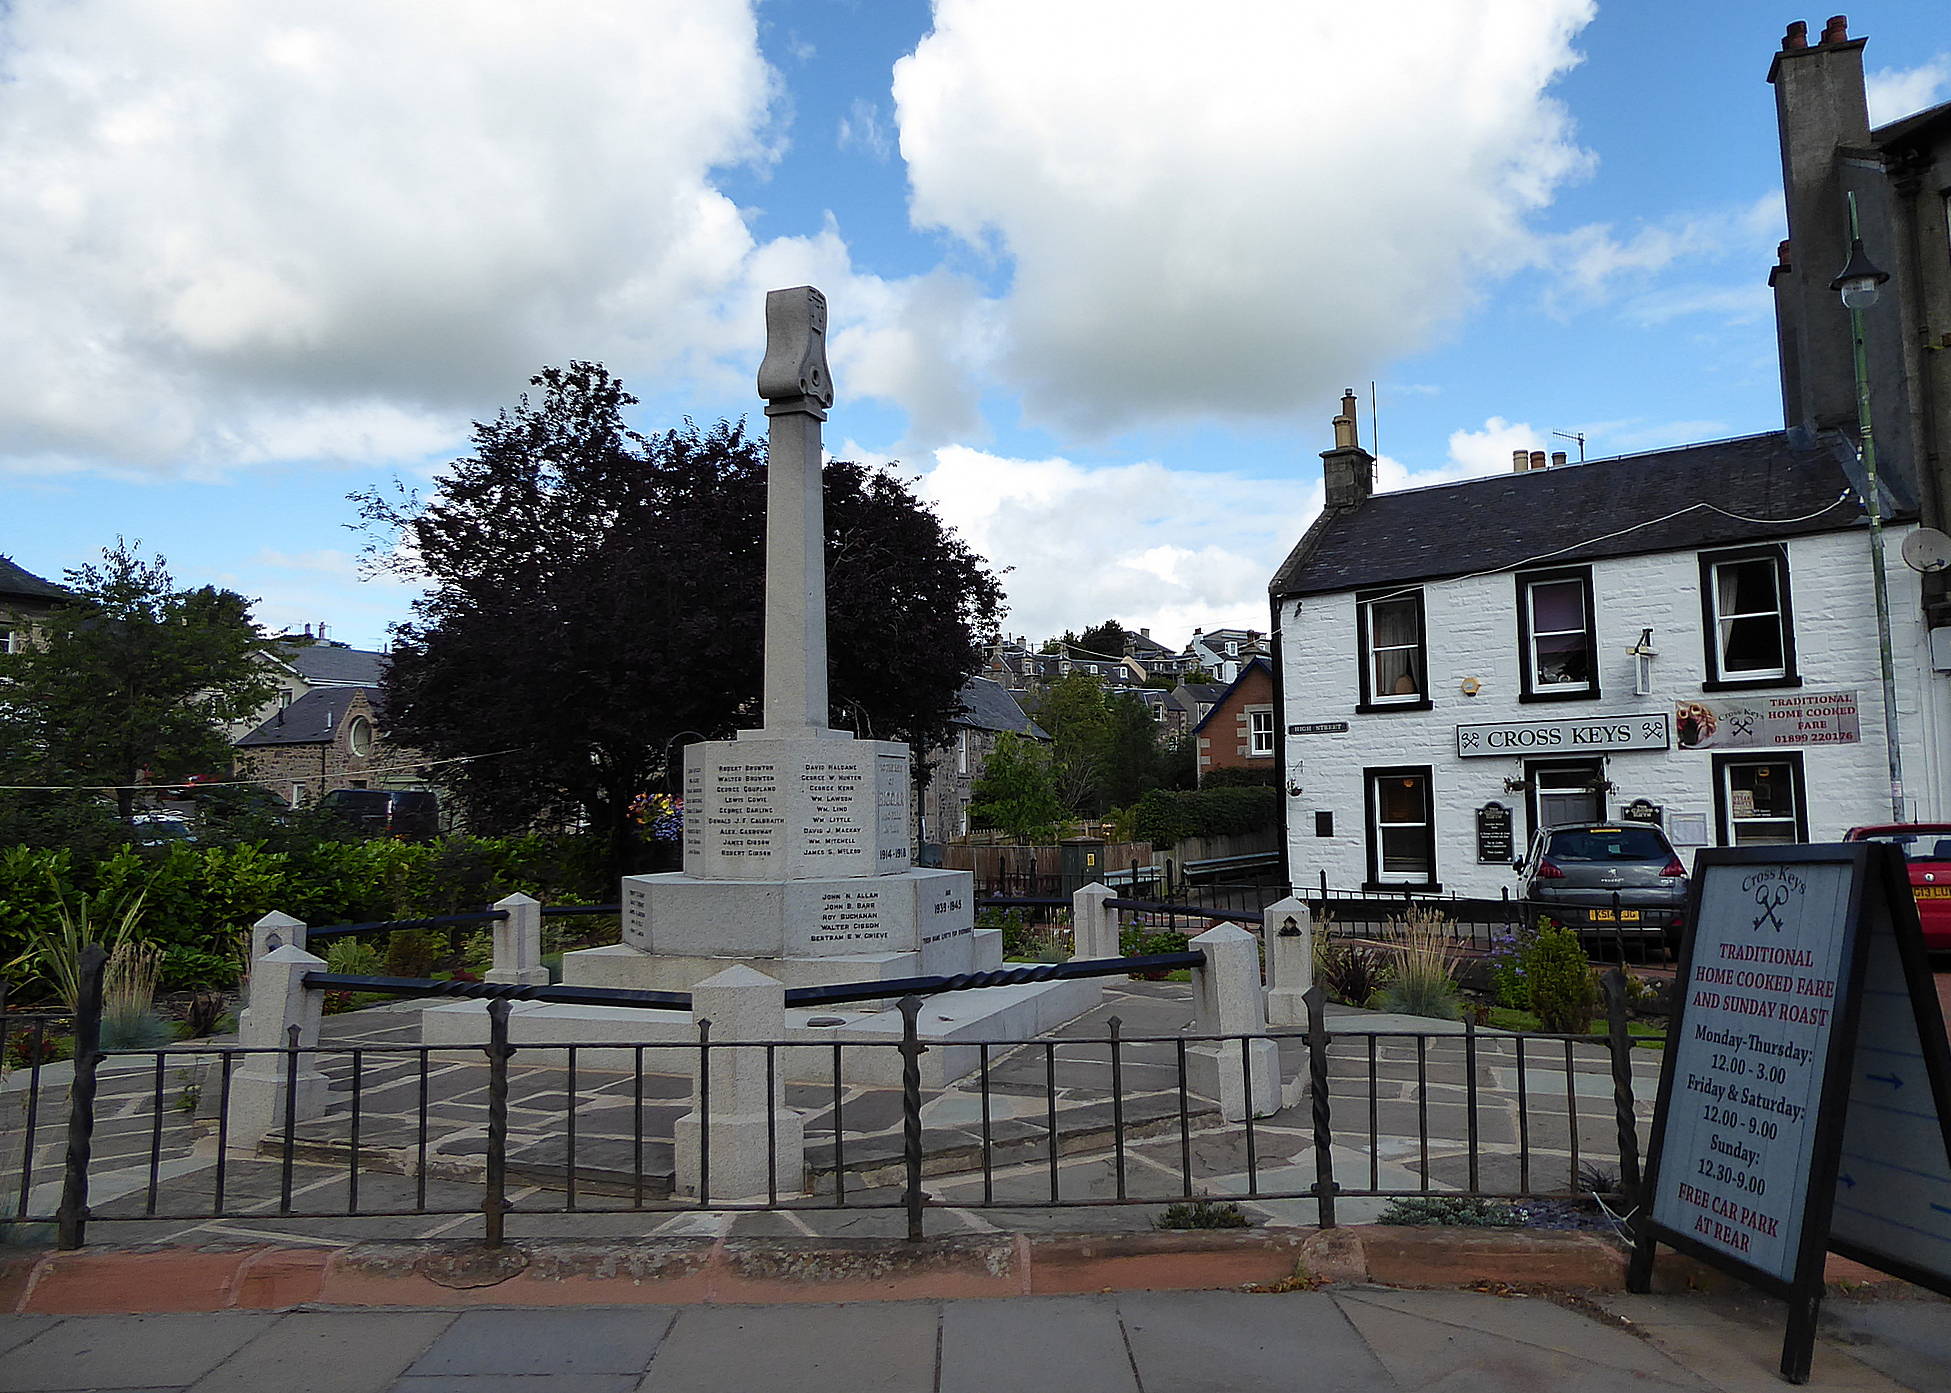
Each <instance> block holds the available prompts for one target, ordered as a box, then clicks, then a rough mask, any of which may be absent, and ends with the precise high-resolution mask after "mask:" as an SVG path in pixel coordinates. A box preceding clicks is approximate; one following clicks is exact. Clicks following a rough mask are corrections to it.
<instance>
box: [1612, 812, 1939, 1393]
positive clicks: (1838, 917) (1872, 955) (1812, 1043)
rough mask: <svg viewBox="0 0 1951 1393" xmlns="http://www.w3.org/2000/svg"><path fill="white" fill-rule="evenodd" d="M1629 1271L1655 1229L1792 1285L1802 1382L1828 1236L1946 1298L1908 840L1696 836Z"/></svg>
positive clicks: (1934, 1076) (1926, 1012) (1644, 1275)
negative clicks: (1751, 841)
mask: <svg viewBox="0 0 1951 1393" xmlns="http://www.w3.org/2000/svg"><path fill="white" fill-rule="evenodd" d="M1687 921H1688V925H1689V927H1688V933H1687V942H1686V944H1685V946H1684V948H1683V951H1682V957H1681V969H1680V978H1679V982H1678V985H1677V987H1676V992H1675V1000H1676V1002H1677V1007H1676V1013H1675V1016H1674V1018H1673V1021H1672V1024H1671V1027H1670V1030H1669V1033H1668V1037H1667V1041H1668V1043H1667V1050H1666V1059H1665V1062H1664V1065H1663V1068H1662V1072H1661V1077H1660V1101H1659V1108H1658V1111H1657V1112H1656V1114H1655V1117H1654V1124H1653V1145H1652V1150H1651V1155H1650V1158H1649V1164H1648V1169H1647V1181H1646V1199H1645V1211H1644V1217H1643V1218H1642V1220H1641V1222H1640V1225H1639V1233H1638V1244H1637V1246H1636V1248H1635V1251H1634V1254H1633V1264H1632V1269H1631V1271H1630V1272H1629V1274H1628V1285H1629V1286H1631V1287H1632V1289H1633V1290H1635V1291H1644V1290H1646V1289H1647V1287H1648V1284H1649V1280H1650V1277H1651V1274H1652V1261H1653V1249H1654V1245H1655V1243H1666V1244H1669V1245H1671V1246H1672V1247H1675V1248H1678V1249H1679V1250H1680V1251H1682V1252H1684V1253H1689V1254H1691V1255H1692V1256H1694V1257H1697V1258H1700V1259H1701V1260H1703V1261H1705V1262H1708V1263H1711V1264H1713V1265H1715V1266H1717V1267H1721V1268H1723V1269H1725V1270H1727V1271H1730V1272H1732V1273H1734V1274H1736V1275H1737V1276H1740V1277H1742V1278H1744V1279H1746V1280H1747V1281H1748V1282H1750V1283H1751V1284H1753V1285H1754V1286H1756V1287H1758V1288H1760V1289H1761V1290H1763V1291H1767V1292H1770V1293H1772V1294H1774V1295H1777V1296H1782V1297H1785V1298H1787V1300H1788V1302H1789V1320H1788V1334H1787V1337H1786V1339H1785V1340H1784V1342H1783V1347H1782V1374H1783V1376H1784V1377H1786V1378H1787V1379H1789V1380H1790V1381H1791V1382H1795V1383H1801V1382H1804V1381H1806V1380H1807V1378H1808V1374H1809V1363H1810V1359H1811V1356H1812V1354H1813V1351H1814V1341H1815V1312H1816V1303H1817V1302H1818V1301H1819V1300H1820V1298H1821V1294H1822V1264H1823V1258H1824V1255H1825V1254H1826V1253H1827V1252H1828V1251H1829V1250H1831V1249H1834V1250H1835V1251H1836V1252H1839V1253H1842V1254H1844V1255H1845V1256H1847V1257H1851V1258H1855V1259H1856V1260H1858V1261H1860V1262H1863V1263H1866V1264H1868V1265H1870V1266H1874V1267H1877V1268H1880V1269H1882V1270H1884V1271H1887V1272H1891V1273H1893V1274H1895V1275H1897V1276H1900V1277H1904V1278H1906V1279H1908V1280H1910V1281H1914V1282H1917V1283H1919V1284H1921V1285H1924V1286H1930V1287H1934V1288H1936V1289H1937V1290H1939V1291H1943V1292H1946V1293H1951V1125H1947V1124H1951V1052H1948V1051H1947V1049H1946V1042H1945V1030H1944V1021H1943V1018H1942V1015H1941V1013H1940V1011H1939V1010H1938V1004H1937V996H1936V992H1935V990H1934V988H1933V986H1932V982H1931V977H1930V971H1929V966H1928V964H1927V962H1926V961H1925V957H1924V949H1923V939H1922V936H1921V934H1920V933H1919V930H1918V927H1917V909H1916V905H1915V903H1914V902H1913V900H1912V899H1911V894H1910V886H1909V883H1908V880H1907V877H1906V876H1905V873H1904V863H1903V857H1902V854H1901V853H1900V852H1899V851H1898V850H1897V849H1896V848H1895V847H1891V846H1885V845H1882V844H1879V843H1874V842H1851V843H1847V844H1841V845H1835V846H1778V847H1742V848H1729V849H1719V850H1710V851H1703V852H1702V853H1701V854H1700V856H1699V859H1698V861H1697V862H1696V866H1695V877H1694V885H1693V901H1692V904H1691V905H1690V907H1689V913H1688V916H1687Z"/></svg>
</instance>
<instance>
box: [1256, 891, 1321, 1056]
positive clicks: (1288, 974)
mask: <svg viewBox="0 0 1951 1393" xmlns="http://www.w3.org/2000/svg"><path fill="white" fill-rule="evenodd" d="M1263 922H1264V928H1263V930H1262V933H1261V940H1262V941H1263V942H1264V943H1265V944H1266V945H1267V977H1268V979H1269V980H1268V983H1267V1021H1268V1023H1269V1024H1271V1025H1276V1026H1302V1027H1305V1026H1306V1025H1307V1000H1306V998H1307V994H1308V989H1309V988H1311V987H1312V986H1313V985H1314V914H1313V911H1311V910H1310V909H1309V908H1308V907H1307V901H1305V900H1302V899H1298V898H1295V897H1293V896H1289V897H1288V898H1287V899H1284V900H1280V901H1278V902H1276V903H1274V904H1270V905H1268V906H1267V909H1266V918H1265V920H1264V921H1263Z"/></svg>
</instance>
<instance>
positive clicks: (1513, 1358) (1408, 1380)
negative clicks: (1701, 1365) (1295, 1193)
mask: <svg viewBox="0 0 1951 1393" xmlns="http://www.w3.org/2000/svg"><path fill="white" fill-rule="evenodd" d="M1485 1299H1486V1300H1496V1299H1497V1298H1495V1297H1486V1298H1485ZM1337 1304H1338V1305H1339V1306H1340V1307H1341V1310H1342V1312H1343V1313H1344V1314H1345V1315H1346V1316H1347V1317H1348V1319H1349V1321H1350V1322H1351V1323H1352V1324H1353V1325H1354V1326H1355V1328H1356V1329H1357V1330H1359V1331H1360V1332H1361V1334H1362V1338H1363V1339H1364V1340H1366V1341H1367V1343H1368V1347H1369V1348H1370V1349H1371V1350H1373V1351H1374V1353H1375V1357H1376V1358H1377V1359H1379V1360H1380V1361H1381V1362H1382V1364H1383V1365H1384V1367H1386V1368H1387V1370H1388V1372H1389V1375H1390V1377H1392V1378H1393V1379H1394V1380H1395V1383H1396V1386H1397V1387H1399V1388H1401V1389H1403V1390H1405V1393H1408V1390H1418V1389H1428V1390H1440V1393H1520V1390H1532V1389H1537V1390H1540V1393H1543V1391H1544V1390H1559V1389H1571V1388H1575V1389H1577V1390H1578V1393H1628V1390H1632V1391H1633V1393H1667V1390H1687V1393H1700V1390H1701V1389H1702V1388H1703V1386H1705V1385H1703V1384H1702V1383H1701V1382H1700V1381H1699V1380H1697V1379H1695V1378H1694V1377H1692V1376H1691V1375H1689V1374H1688V1372H1687V1370H1686V1368H1685V1367H1684V1365H1683V1364H1682V1363H1679V1362H1675V1363H1672V1364H1670V1365H1669V1366H1668V1368H1667V1370H1666V1373H1665V1376H1663V1377H1657V1378H1656V1377H1651V1376H1649V1375H1647V1374H1645V1373H1640V1372H1636V1371H1629V1370H1625V1369H1617V1368H1611V1367H1608V1366H1605V1365H1602V1364H1593V1363H1590V1362H1588V1361H1586V1360H1585V1359H1583V1358H1580V1357H1577V1356H1575V1355H1570V1354H1559V1353H1557V1352H1555V1351H1552V1350H1548V1349H1544V1348H1541V1347H1539V1346H1537V1345H1531V1344H1524V1343H1520V1342H1518V1341H1515V1340H1511V1339H1507V1338H1505V1337H1503V1336H1501V1335H1492V1334H1488V1333H1486V1332H1483V1331H1479V1330H1471V1329H1466V1328H1463V1327H1461V1326H1457V1325H1452V1324H1450V1323H1449V1322H1447V1321H1437V1320H1430V1319H1428V1318H1426V1317H1424V1316H1421V1315H1412V1314H1408V1313H1405V1312H1402V1311H1396V1310H1390V1309H1388V1308H1387V1307H1384V1306H1378V1305H1375V1304H1374V1303H1372V1302H1366V1301H1362V1300H1351V1299H1342V1300H1339V1301H1338V1302H1337Z"/></svg>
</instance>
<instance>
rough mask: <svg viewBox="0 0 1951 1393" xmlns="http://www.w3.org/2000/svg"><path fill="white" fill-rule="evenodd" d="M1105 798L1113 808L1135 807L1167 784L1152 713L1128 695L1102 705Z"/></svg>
mask: <svg viewBox="0 0 1951 1393" xmlns="http://www.w3.org/2000/svg"><path fill="white" fill-rule="evenodd" d="M1104 746H1105V748H1104V794H1105V799H1106V801H1107V802H1108V803H1109V804H1110V805H1111V806H1113V807H1119V808H1122V807H1124V806H1126V805H1127V804H1130V803H1134V802H1136V801H1137V800H1138V798H1139V796H1140V795H1141V794H1143V793H1144V792H1145V791H1146V790H1147V789H1153V788H1158V787H1160V786H1161V785H1163V784H1164V783H1166V782H1167V778H1166V774H1165V770H1164V768H1163V765H1164V759H1163V754H1162V751H1160V749H1159V744H1158V722H1157V721H1155V720H1153V719H1152V709H1151V708H1150V707H1149V706H1147V705H1145V703H1144V702H1142V701H1140V700H1139V699H1138V698H1137V697H1135V696H1133V695H1132V694H1131V693H1130V692H1120V693H1118V694H1117V695H1116V696H1113V697H1111V698H1110V699H1109V700H1107V701H1106V702H1105V737H1104Z"/></svg>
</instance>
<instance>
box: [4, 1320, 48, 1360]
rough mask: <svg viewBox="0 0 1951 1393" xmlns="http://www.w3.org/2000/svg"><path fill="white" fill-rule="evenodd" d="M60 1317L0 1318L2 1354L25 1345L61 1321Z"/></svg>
mask: <svg viewBox="0 0 1951 1393" xmlns="http://www.w3.org/2000/svg"><path fill="white" fill-rule="evenodd" d="M60 1319H61V1317H59V1316H0V1354H5V1353H6V1352H7V1351H8V1350H10V1349H12V1348H13V1347H14V1346H15V1345H24V1344H26V1343H27V1342H28V1341H29V1340H31V1339H33V1338H34V1337H35V1336H36V1335H38V1334H40V1333H41V1332H42V1331H43V1330H45V1329H47V1328H48V1327H49V1326H50V1325H53V1324H54V1323H55V1322H56V1321H58V1320H60Z"/></svg>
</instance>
